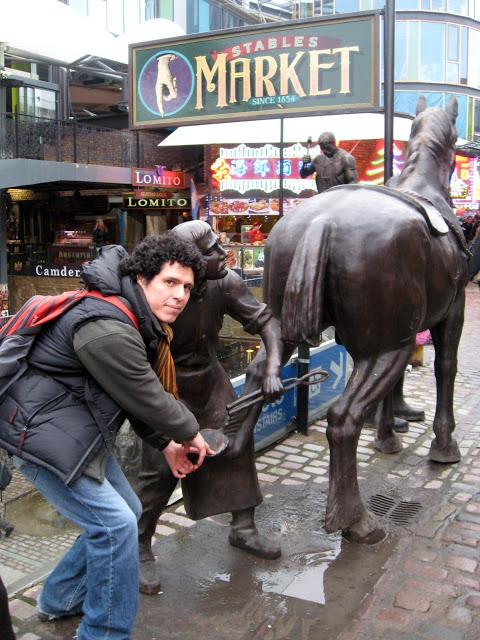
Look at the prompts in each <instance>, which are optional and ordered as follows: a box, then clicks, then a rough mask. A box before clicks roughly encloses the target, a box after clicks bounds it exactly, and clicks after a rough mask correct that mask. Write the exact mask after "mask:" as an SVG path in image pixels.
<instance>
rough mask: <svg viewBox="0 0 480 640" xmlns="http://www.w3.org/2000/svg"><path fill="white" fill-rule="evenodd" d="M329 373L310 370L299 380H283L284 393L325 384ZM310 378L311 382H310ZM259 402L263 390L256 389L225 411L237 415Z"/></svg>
mask: <svg viewBox="0 0 480 640" xmlns="http://www.w3.org/2000/svg"><path fill="white" fill-rule="evenodd" d="M328 376H329V373H328V371H325V369H312V370H311V371H309V372H308V373H306V374H305V375H303V376H302V377H301V378H286V379H285V380H283V381H282V382H283V388H284V390H285V391H289V390H290V389H293V388H294V387H298V386H299V385H304V386H309V385H311V384H318V383H319V382H325V380H326V379H327V378H328ZM310 378H312V380H310ZM259 400H263V390H262V389H257V390H256V391H252V393H248V394H247V395H246V396H240V398H238V399H237V400H234V401H233V402H230V404H227V406H226V407H225V408H226V410H227V415H228V416H231V415H232V414H233V413H238V412H239V411H243V410H244V409H247V408H248V407H251V406H252V405H254V404H256V403H257V402H258V401H259Z"/></svg>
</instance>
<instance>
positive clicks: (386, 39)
mask: <svg viewBox="0 0 480 640" xmlns="http://www.w3.org/2000/svg"><path fill="white" fill-rule="evenodd" d="M383 45H384V46H383V50H384V60H383V73H384V75H383V103H384V107H385V129H384V132H385V133H384V138H385V143H384V146H385V156H384V172H383V181H384V183H386V182H387V180H389V179H390V178H391V177H392V176H393V98H394V91H395V0H385V14H384V25H383Z"/></svg>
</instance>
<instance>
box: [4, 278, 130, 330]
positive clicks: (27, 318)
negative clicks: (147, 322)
mask: <svg viewBox="0 0 480 640" xmlns="http://www.w3.org/2000/svg"><path fill="white" fill-rule="evenodd" d="M87 297H88V298H96V299H97V300H104V301H105V302H108V303H109V304H112V305H113V306H115V307H116V308H117V309H119V310H120V311H122V313H124V314H125V315H126V316H127V318H128V319H129V320H130V321H131V322H132V324H133V325H134V327H135V328H136V329H137V331H140V324H139V322H138V319H137V317H136V315H135V314H134V313H133V312H132V311H131V309H129V308H128V307H127V305H126V304H125V303H124V302H122V300H121V299H120V298H118V297H117V296H104V295H103V294H101V293H100V292H99V291H87V290H86V289H76V290H75V291H65V292H64V293H61V294H59V295H54V296H33V298H30V299H29V300H27V302H25V304H24V305H23V307H22V308H21V309H20V311H19V312H18V313H16V314H15V315H14V316H13V318H10V320H9V321H8V322H7V323H6V324H5V325H4V326H3V327H2V328H1V330H0V342H1V341H2V340H3V339H4V338H6V337H8V336H11V335H12V334H15V333H16V334H19V335H34V334H36V333H38V332H39V331H40V330H41V328H42V326H43V325H44V324H47V323H49V322H52V320H55V319H56V318H58V317H59V316H61V315H62V314H63V313H65V311H67V310H68V309H70V307H73V306H74V305H75V304H77V303H78V302H80V300H83V298H87Z"/></svg>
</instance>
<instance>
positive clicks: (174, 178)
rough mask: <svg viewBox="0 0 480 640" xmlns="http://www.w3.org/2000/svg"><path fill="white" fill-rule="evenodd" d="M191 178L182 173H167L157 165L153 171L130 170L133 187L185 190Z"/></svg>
mask: <svg viewBox="0 0 480 640" xmlns="http://www.w3.org/2000/svg"><path fill="white" fill-rule="evenodd" d="M190 178H191V176H190V175H189V174H187V173H183V171H167V170H166V169H164V168H163V167H162V166H160V165H158V166H156V167H155V168H154V169H141V168H137V167H133V168H132V185H133V186H134V187H145V186H152V187H165V188H169V189H187V188H188V187H189V184H190Z"/></svg>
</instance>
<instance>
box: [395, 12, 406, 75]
mask: <svg viewBox="0 0 480 640" xmlns="http://www.w3.org/2000/svg"><path fill="white" fill-rule="evenodd" d="M407 26H408V23H407V22H405V21H398V22H397V24H396V27H395V80H397V81H398V80H408V76H407V60H408V42H407Z"/></svg>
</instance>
